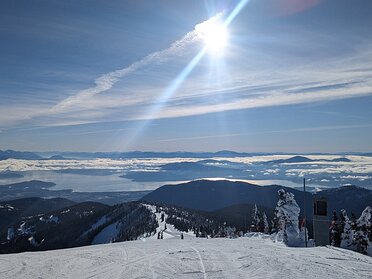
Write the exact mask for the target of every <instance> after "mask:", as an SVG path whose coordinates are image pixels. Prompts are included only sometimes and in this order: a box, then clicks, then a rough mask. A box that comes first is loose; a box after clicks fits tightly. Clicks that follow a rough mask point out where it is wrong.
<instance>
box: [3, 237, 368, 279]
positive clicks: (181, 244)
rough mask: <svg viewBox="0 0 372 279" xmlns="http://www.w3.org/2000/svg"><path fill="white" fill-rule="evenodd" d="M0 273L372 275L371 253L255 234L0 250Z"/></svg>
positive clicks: (84, 275) (30, 275)
mask: <svg viewBox="0 0 372 279" xmlns="http://www.w3.org/2000/svg"><path fill="white" fill-rule="evenodd" d="M0 262H1V265H0V278H14V279H18V278H29V279H32V278H81V279H83V278H111V279H114V278H126V279H130V278H204V279H205V278H231V279H233V278H280V279H282V278H296V279H297V278H334V277H337V278H338V279H341V278H347V279H350V278H358V279H359V278H372V268H371V267H372V258H371V257H368V256H364V255H361V254H358V253H355V252H352V251H348V250H344V249H340V248H334V247H328V246H327V247H316V248H290V247H286V246H285V245H283V244H281V243H274V242H273V241H272V240H271V239H270V238H263V237H260V236H253V237H242V238H237V239H226V238H218V239H200V238H185V239H183V240H181V239H180V238H178V237H177V238H176V237H173V238H169V239H160V240H158V239H142V240H137V241H131V242H122V243H113V244H104V245H94V246H88V247H80V248H72V249H64V250H56V251H47V252H32V253H30V252H28V253H21V254H10V255H0Z"/></svg>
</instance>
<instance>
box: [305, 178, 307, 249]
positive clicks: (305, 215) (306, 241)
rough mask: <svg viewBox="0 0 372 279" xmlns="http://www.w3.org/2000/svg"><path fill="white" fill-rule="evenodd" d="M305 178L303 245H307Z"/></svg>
mask: <svg viewBox="0 0 372 279" xmlns="http://www.w3.org/2000/svg"><path fill="white" fill-rule="evenodd" d="M305 188H306V180H305V177H304V221H305V222H304V223H305V247H307V232H306V189H305Z"/></svg>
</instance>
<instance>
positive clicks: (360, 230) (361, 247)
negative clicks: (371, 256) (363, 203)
mask: <svg viewBox="0 0 372 279" xmlns="http://www.w3.org/2000/svg"><path fill="white" fill-rule="evenodd" d="M371 214H372V208H371V207H370V206H367V207H366V208H365V209H364V210H363V212H362V214H361V215H360V217H359V219H358V220H356V221H355V229H354V233H353V247H355V251H357V252H359V253H362V254H365V255H366V254H367V249H368V241H369V239H368V238H369V237H368V230H369V229H370V227H371Z"/></svg>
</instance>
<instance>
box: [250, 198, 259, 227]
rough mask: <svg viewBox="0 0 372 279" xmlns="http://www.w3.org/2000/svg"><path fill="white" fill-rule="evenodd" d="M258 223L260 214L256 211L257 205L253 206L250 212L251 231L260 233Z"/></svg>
mask: <svg viewBox="0 0 372 279" xmlns="http://www.w3.org/2000/svg"><path fill="white" fill-rule="evenodd" d="M260 222H261V217H260V212H259V211H258V208H257V204H254V206H253V211H252V225H251V228H252V229H251V230H252V231H256V232H257V231H260Z"/></svg>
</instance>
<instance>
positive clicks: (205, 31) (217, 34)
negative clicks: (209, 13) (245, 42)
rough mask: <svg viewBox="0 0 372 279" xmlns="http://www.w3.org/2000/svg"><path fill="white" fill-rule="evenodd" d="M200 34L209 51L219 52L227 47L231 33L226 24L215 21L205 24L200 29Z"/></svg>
mask: <svg viewBox="0 0 372 279" xmlns="http://www.w3.org/2000/svg"><path fill="white" fill-rule="evenodd" d="M200 35H201V38H202V39H203V41H204V44H205V46H206V48H207V50H208V52H211V53H213V54H216V53H217V54H218V53H221V52H222V51H223V50H224V49H225V47H226V45H227V41H228V35H229V34H228V31H227V29H226V27H225V26H223V25H222V24H219V23H216V22H213V23H211V24H208V25H206V26H203V28H202V29H201V30H200Z"/></svg>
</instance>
